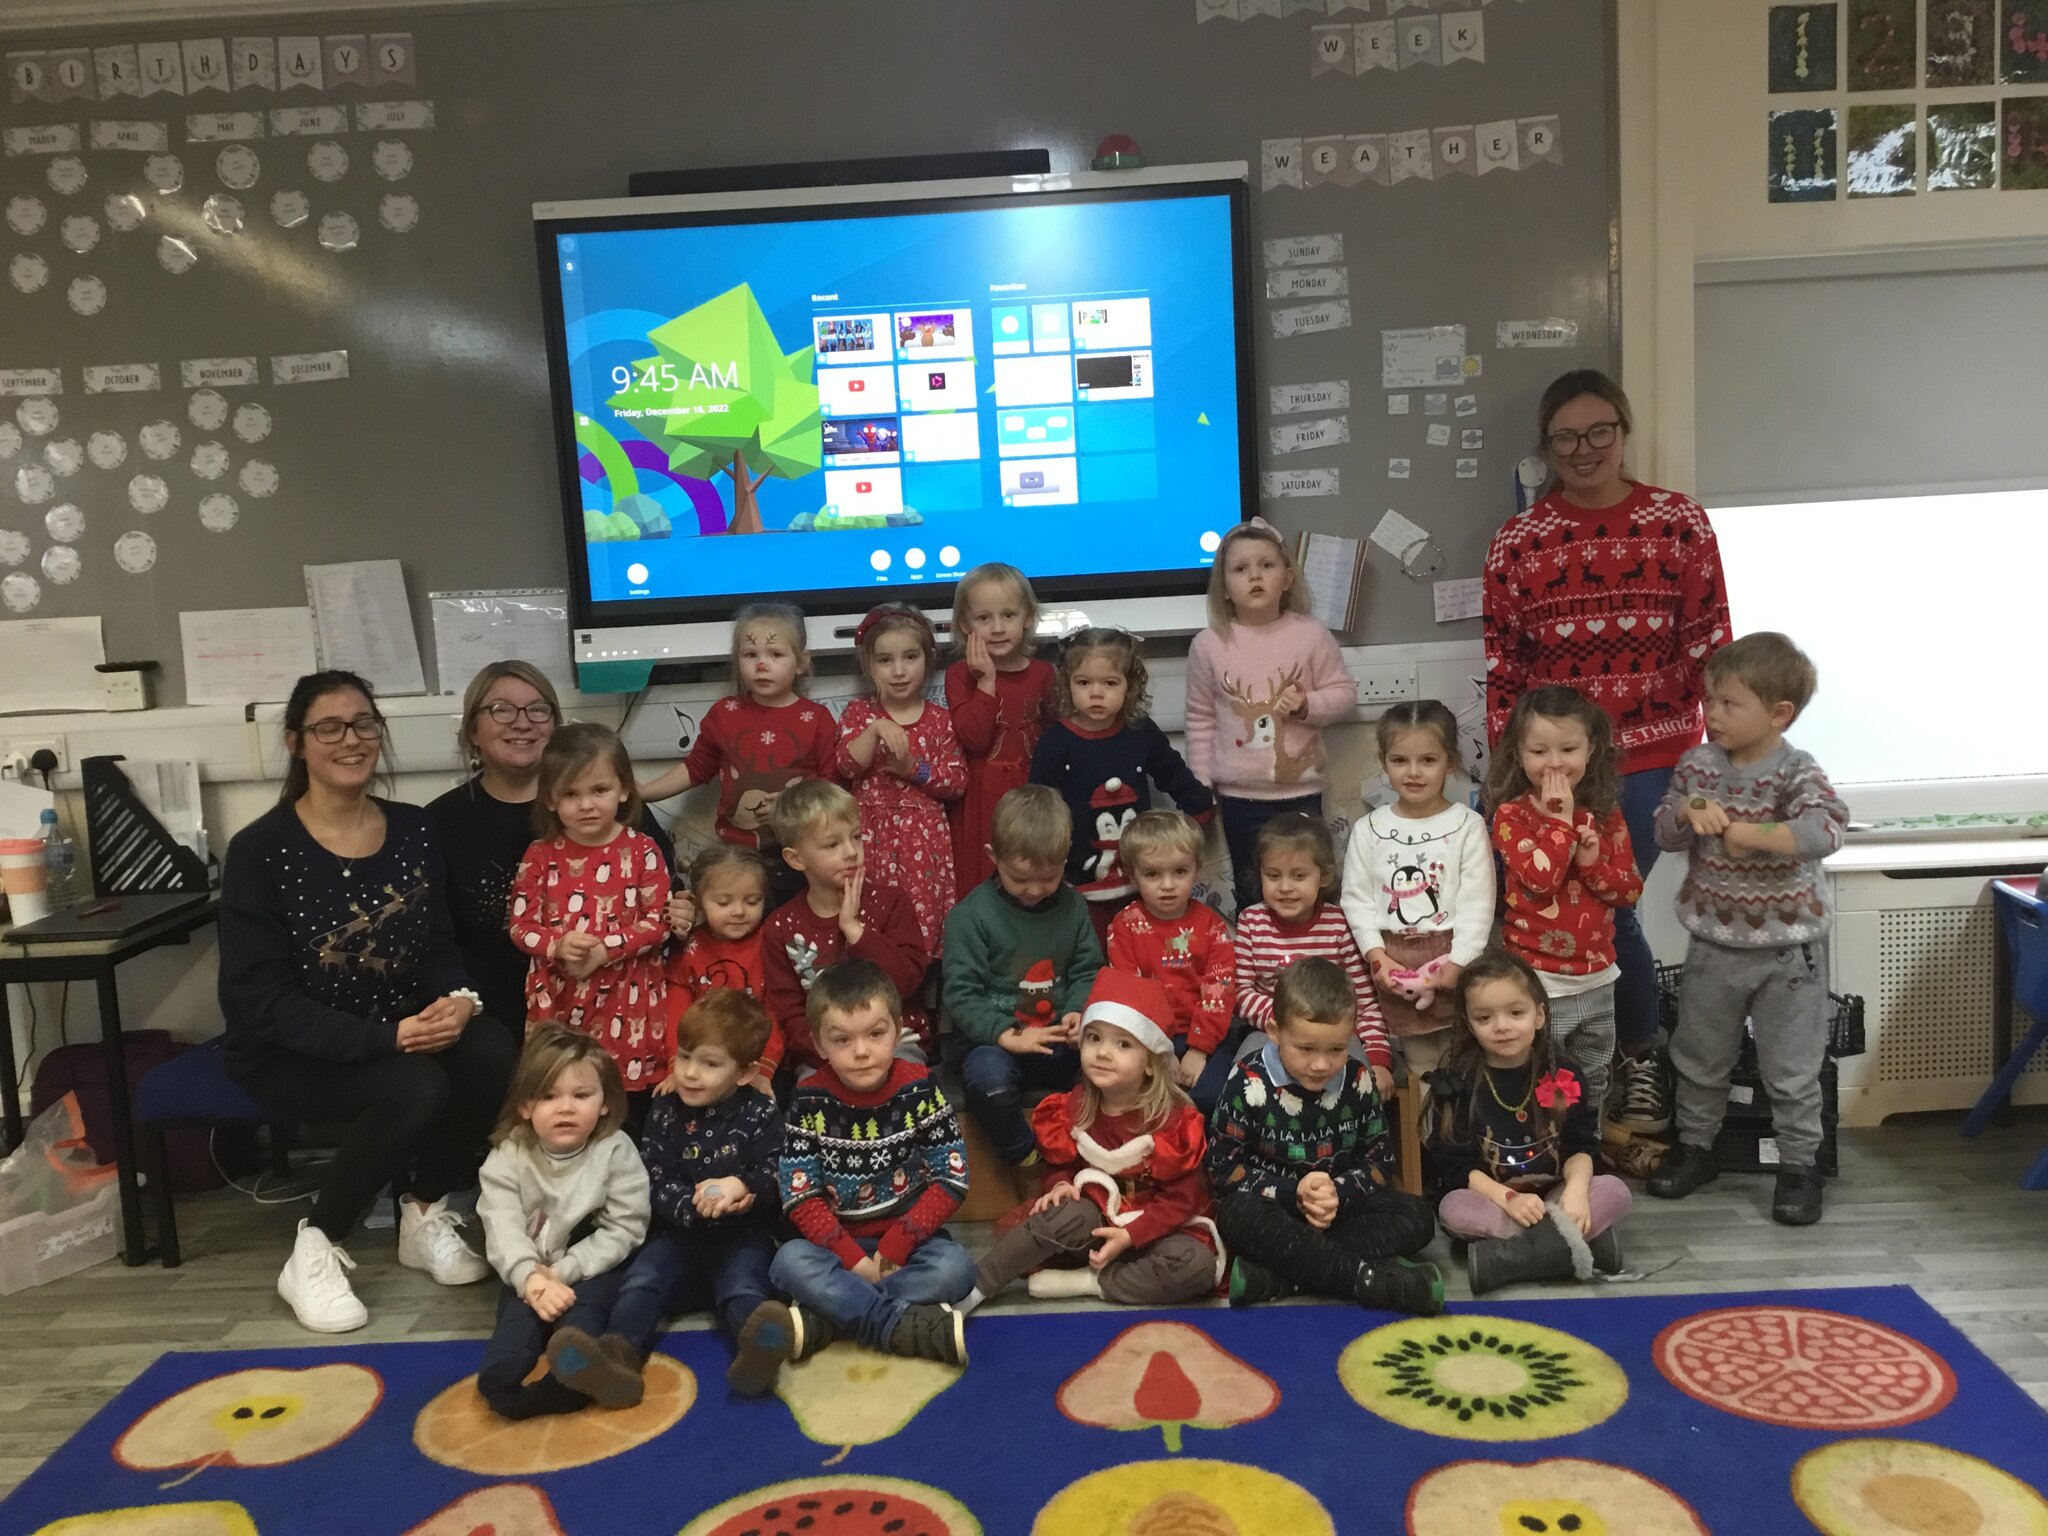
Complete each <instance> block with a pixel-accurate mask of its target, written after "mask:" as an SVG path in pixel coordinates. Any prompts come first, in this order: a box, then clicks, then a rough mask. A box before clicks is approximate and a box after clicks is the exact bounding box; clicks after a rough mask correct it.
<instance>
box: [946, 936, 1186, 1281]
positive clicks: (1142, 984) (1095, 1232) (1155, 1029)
mask: <svg viewBox="0 0 2048 1536" xmlns="http://www.w3.org/2000/svg"><path fill="white" fill-rule="evenodd" d="M1172 1019H1173V1002H1172V1000H1171V999H1170V998H1169V997H1168V996H1167V995H1166V989H1165V988H1164V987H1162V986H1161V985H1160V984H1159V983H1158V982H1156V981H1152V980H1150V979H1148V978H1146V977H1142V976H1133V975H1131V974H1129V973H1128V972H1125V971H1110V970H1105V971H1103V972H1102V973H1101V974H1099V975H1098V976H1097V977H1096V978H1095V987H1094V990H1093V991H1091V992H1090V993H1089V994H1088V1006H1087V1008H1086V1009H1085V1010H1084V1011H1083V1013H1082V1015H1081V1081H1080V1082H1079V1083H1077V1084H1076V1085H1075V1086H1074V1088H1073V1089H1072V1090H1071V1091H1070V1092H1067V1093H1063V1094H1057V1095H1055V1096H1054V1097H1052V1098H1049V1099H1046V1100H1045V1101H1044V1102H1043V1103H1041V1104H1040V1105H1039V1106H1038V1108H1037V1109H1036V1110H1035V1111H1034V1112H1033V1114H1032V1116H1031V1127H1032V1130H1033V1131H1034V1132H1035V1133H1036V1134H1037V1137H1038V1148H1039V1151H1040V1153H1041V1154H1042V1155H1043V1156H1044V1158H1045V1162H1046V1169H1047V1187H1046V1192H1045V1194H1044V1195H1042V1196H1041V1197H1040V1198H1039V1199H1038V1200H1037V1201H1036V1202H1035V1203H1034V1204H1033V1205H1032V1207H1031V1214H1030V1215H1029V1216H1028V1217H1027V1218H1025V1220H1024V1221H1023V1222H1022V1223H1021V1224H1020V1225H1018V1226H1017V1227H1015V1228H1013V1229H1012V1230H1011V1231H1009V1232H1008V1233H1006V1234H1005V1235H1004V1236H1002V1237H1000V1238H998V1239H997V1240H996V1242H995V1245H994V1246H993V1247H992V1248H990V1249H989V1251H988V1256H987V1257H986V1258H984V1259H983V1260H982V1261H981V1263H980V1265H979V1266H977V1268H976V1270H975V1275H974V1286H975V1288H974V1289H973V1290H972V1291H970V1292H968V1294H967V1299H966V1300H965V1301H963V1302H961V1303H960V1306H959V1310H960V1311H963V1312H965V1311H969V1310H971V1309H972V1308H974V1307H976V1306H978V1305H980V1303H981V1302H982V1301H984V1300H986V1299H987V1298H988V1297H991V1296H993V1295H995V1294H996V1293H997V1292H998V1291H1000V1290H1002V1288H1003V1287H1004V1286H1006V1285H1008V1284H1009V1283H1010V1282H1011V1281H1012V1280H1015V1279H1016V1278H1017V1277H1018V1276H1019V1275H1025V1274H1028V1275H1030V1281H1029V1288H1030V1291H1031V1294H1032V1295H1033V1296H1040V1297H1045V1296H1100V1297H1102V1298H1104V1299H1105V1300H1108V1301H1120V1302H1127V1303H1129V1304H1131V1305H1134V1306H1160V1305H1164V1304H1168V1303H1172V1302H1177V1301H1194V1300H1196V1299H1197V1298H1199V1297H1202V1296H1206V1295H1208V1294H1210V1292H1212V1291H1214V1290H1215V1288H1216V1286H1217V1285H1218V1284H1219V1282H1220V1281H1221V1279H1222V1276H1223V1273H1224V1269H1223V1266H1224V1262H1225V1260H1224V1256H1223V1244H1222V1240H1221V1239H1220V1238H1218V1237H1217V1235H1216V1226H1215V1223H1214V1222H1212V1221H1211V1220H1210V1219H1209V1184H1208V1180H1207V1178H1206V1177H1205V1176H1204V1174H1203V1172H1202V1158H1203V1154H1204V1153H1205V1152H1206V1151H1207V1148H1208V1138H1207V1136H1206V1135H1205V1134H1204V1133H1203V1129H1202V1116H1201V1112H1200V1111H1199V1110H1197V1109H1196V1108H1195V1106H1194V1104H1193V1103H1192V1102H1190V1101H1189V1099H1188V1096H1187V1094H1186V1093H1184V1092H1183V1091H1182V1090H1181V1088H1180V1085H1179V1084H1178V1083H1177V1082H1176V1081H1175V1079H1174V1070H1173V1069H1174V1053H1173V1038H1172V1036H1170V1035H1169V1034H1167V1032H1166V1027H1165V1026H1166V1025H1168V1024H1170V1023H1171V1022H1172ZM1083 1258H1085V1259H1086V1260H1087V1263H1086V1264H1085V1265H1084V1266H1083V1267H1081V1268H1079V1269H1048V1268H1045V1267H1044V1266H1046V1265H1048V1264H1050V1263H1052V1262H1054V1261H1055V1260H1059V1259H1068V1260H1073V1259H1083Z"/></svg>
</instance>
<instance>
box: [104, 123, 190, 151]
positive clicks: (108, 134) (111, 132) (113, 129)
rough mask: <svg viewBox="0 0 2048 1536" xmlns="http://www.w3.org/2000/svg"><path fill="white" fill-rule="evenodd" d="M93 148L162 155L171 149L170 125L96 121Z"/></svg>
mask: <svg viewBox="0 0 2048 1536" xmlns="http://www.w3.org/2000/svg"><path fill="white" fill-rule="evenodd" d="M92 147H93V148H94V149H133V150H140V151H141V152H143V153H145V154H151V155H160V154H162V153H163V152H164V151H165V150H167V149H169V148H170V147H171V129H170V125H169V124H168V123H113V122H102V121H99V120H95V121H94V122H93V124H92Z"/></svg>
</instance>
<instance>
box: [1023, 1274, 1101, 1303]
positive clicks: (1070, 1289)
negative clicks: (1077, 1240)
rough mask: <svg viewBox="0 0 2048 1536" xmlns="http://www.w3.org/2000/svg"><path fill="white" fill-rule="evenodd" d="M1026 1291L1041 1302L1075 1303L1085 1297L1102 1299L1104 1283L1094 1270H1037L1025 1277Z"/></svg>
mask: <svg viewBox="0 0 2048 1536" xmlns="http://www.w3.org/2000/svg"><path fill="white" fill-rule="evenodd" d="M1024 1289H1025V1290H1027V1291H1029V1292H1030V1293H1031V1294H1032V1295H1033V1296H1035V1297H1037V1298H1038V1299H1039V1300H1040V1301H1073V1300H1076V1299H1078V1298H1080V1297H1083V1296H1092V1297H1094V1298H1095V1299H1096V1300H1097V1301H1100V1300H1101V1299H1102V1282H1101V1281H1100V1280H1099V1279H1097V1278H1096V1275H1095V1271H1094V1270H1092V1269H1087V1268H1082V1269H1036V1270H1033V1271H1032V1272H1031V1273H1030V1274H1028V1275H1026V1276H1025V1277H1024Z"/></svg>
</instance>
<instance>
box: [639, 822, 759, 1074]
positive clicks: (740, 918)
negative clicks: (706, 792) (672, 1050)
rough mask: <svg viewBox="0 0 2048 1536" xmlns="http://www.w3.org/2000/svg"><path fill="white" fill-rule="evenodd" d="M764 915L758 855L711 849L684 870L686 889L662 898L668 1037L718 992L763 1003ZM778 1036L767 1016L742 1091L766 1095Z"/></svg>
mask: <svg viewBox="0 0 2048 1536" xmlns="http://www.w3.org/2000/svg"><path fill="white" fill-rule="evenodd" d="M767 915H768V866H767V865H766V864H764V863H763V862H762V861H761V856H760V855H759V854H758V853H753V852H750V851H749V850H747V849H745V848H735V847H733V846H732V845H731V844H730V843H716V844H714V845H713V846H711V847H709V848H707V849H705V850H704V851H703V852H702V853H700V854H698V855H697V857H696V859H695V860H694V861H693V862H692V863H691V865H690V888H689V889H688V890H687V891H677V892H676V893H675V894H674V895H673V896H671V897H669V899H668V926H669V931H670V932H671V933H673V934H674V935H675V936H676V939H677V941H678V942H677V943H675V944H672V945H670V946H669V952H668V963H667V964H666V966H664V968H663V969H664V970H665V971H666V973H667V976H668V1022H669V1038H671V1039H674V1038H675V1026H676V1023H677V1021H678V1020H680V1019H681V1018H682V1016H683V1015H684V1014H685V1013H687V1012H689V1009H690V1005H691V1004H692V1003H694V1002H695V1001H696V1000H697V999H698V998H700V997H702V996H703V995H704V994H705V993H707V992H715V991H717V990H718V989H720V988H721V987H723V988H728V989H730V990H732V991H734V992H744V993H746V994H747V996H749V997H751V998H752V999H753V1000H754V1001H755V1002H757V1003H758V1002H762V1001H763V999H764V998H765V996H766V992H765V989H764V988H763V986H762V979H761V923H762V920H763V919H764V918H766V916H767ZM782 1051H783V1042H782V1030H781V1029H780V1027H779V1026H777V1025H776V1023H775V1021H774V1019H773V1018H772V1017H771V1018H770V1020H769V1022H768V1043H767V1045H765V1046H764V1047H762V1050H761V1059H760V1060H759V1061H757V1062H755V1063H754V1064H753V1066H752V1067H751V1068H750V1069H749V1071H748V1073H747V1076H746V1077H744V1078H743V1079H741V1084H740V1085H741V1086H742V1087H750V1088H759V1089H760V1090H761V1091H762V1092H763V1093H772V1092H774V1090H773V1089H772V1088H771V1087H770V1086H769V1079H771V1078H773V1077H774V1076H775V1069H776V1068H777V1067H779V1066H780V1065H782Z"/></svg>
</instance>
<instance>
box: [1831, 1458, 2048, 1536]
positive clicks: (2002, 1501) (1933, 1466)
mask: <svg viewBox="0 0 2048 1536" xmlns="http://www.w3.org/2000/svg"><path fill="white" fill-rule="evenodd" d="M1792 1500H1793V1502H1794V1503H1796V1504H1797V1505H1798V1506H1799V1509H1800V1512H1801V1513H1802V1514H1804V1515H1805V1516H1806V1518H1807V1519H1809V1520H1811V1521H1812V1522H1813V1524H1814V1527H1815V1529H1817V1530H1818V1531H1820V1533H1821V1536H2048V1502H2043V1501H2042V1498H2041V1495H2040V1494H2038V1493H2036V1492H2035V1491H2034V1490H2033V1489H2032V1488H2029V1487H2028V1486H2027V1485H2026V1484H2025V1483H2023V1482H2021V1481H2020V1480H2019V1479H2018V1478H2016V1477H2014V1476H2013V1475H2012V1474H2011V1473H2009V1472H2001V1471H2000V1470H1999V1469H1998V1468H1997V1467H1994V1466H1993V1465H1991V1463H1990V1462H1988V1461H1980V1460H1978V1459H1977V1458H1976V1457H1975V1456H1966V1455H1964V1454H1963V1453H1962V1452H1961V1451H1952V1450H1950V1449H1949V1448H1948V1447H1947V1446H1945V1445H1928V1444H1926V1443H1925V1442H1924V1441H1919V1440H1837V1441H1836V1442H1835V1443H1834V1444H1833V1445H1824V1446H1822V1447H1821V1448H1820V1449H1819V1450H1817V1451H1808V1452H1807V1453H1806V1454H1805V1455H1804V1456H1802V1457H1800V1458H1799V1463H1798V1465H1797V1466H1795V1467H1793V1469H1792Z"/></svg>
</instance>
